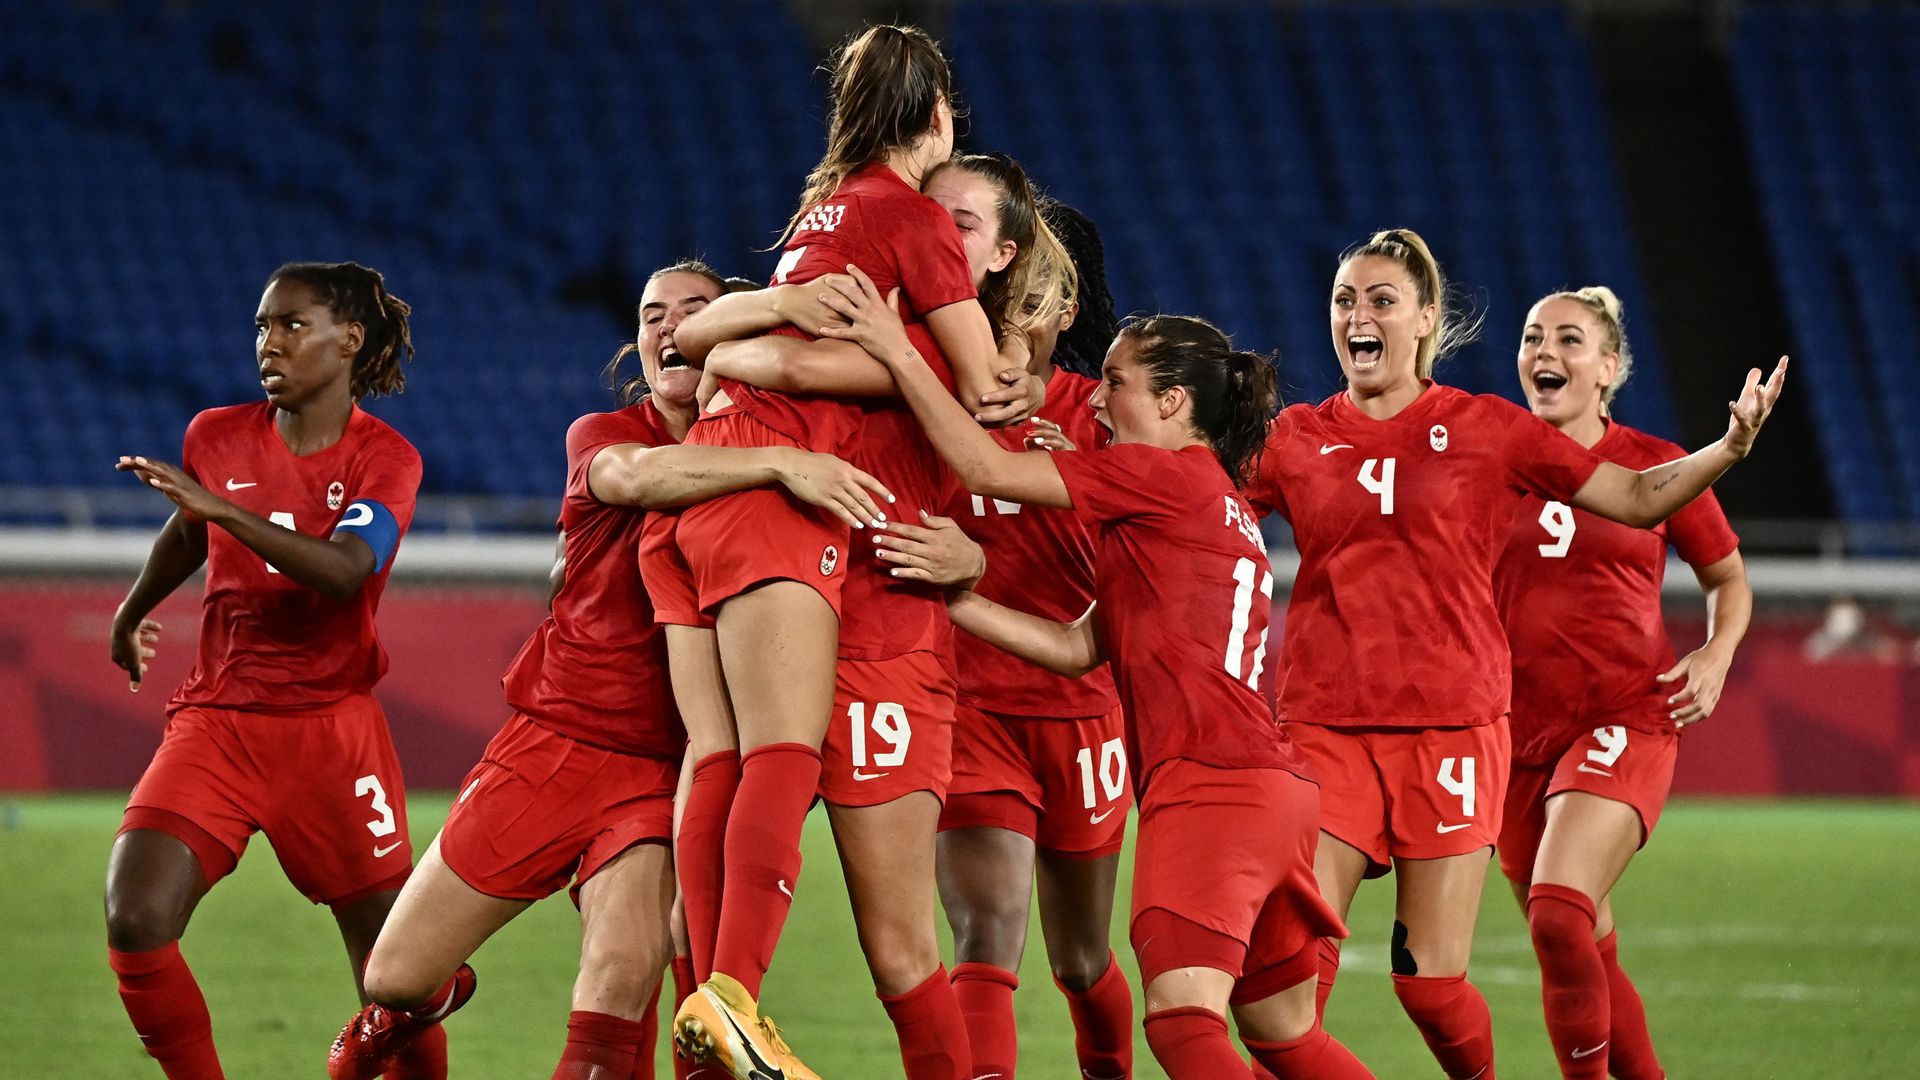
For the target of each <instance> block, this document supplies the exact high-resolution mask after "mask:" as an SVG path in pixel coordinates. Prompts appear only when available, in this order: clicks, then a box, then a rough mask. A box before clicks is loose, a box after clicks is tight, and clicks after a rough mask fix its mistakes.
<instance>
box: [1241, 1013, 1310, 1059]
mask: <svg viewBox="0 0 1920 1080" xmlns="http://www.w3.org/2000/svg"><path fill="white" fill-rule="evenodd" d="M1326 1034H1327V1029H1326V1028H1324V1027H1321V1026H1320V1021H1318V1020H1315V1021H1314V1022H1313V1026H1312V1027H1310V1028H1308V1029H1307V1030H1306V1032H1305V1033H1304V1034H1302V1035H1301V1036H1300V1037H1299V1038H1296V1039H1287V1040H1284V1041H1282V1042H1267V1041H1266V1040H1264V1039H1249V1038H1247V1037H1246V1036H1245V1035H1244V1034H1243V1035H1241V1036H1240V1041H1241V1042H1243V1043H1245V1044H1246V1046H1247V1049H1249V1050H1252V1051H1254V1052H1255V1053H1257V1054H1284V1053H1286V1052H1287V1051H1289V1050H1298V1049H1300V1048H1301V1047H1303V1046H1306V1045H1308V1044H1310V1043H1312V1042H1313V1041H1314V1040H1316V1039H1321V1038H1325V1037H1326Z"/></svg>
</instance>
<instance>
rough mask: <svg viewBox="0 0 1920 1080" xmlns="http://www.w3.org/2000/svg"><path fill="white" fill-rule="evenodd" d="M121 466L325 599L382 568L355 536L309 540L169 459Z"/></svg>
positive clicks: (128, 460) (134, 460) (353, 588)
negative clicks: (227, 497) (219, 491)
mask: <svg viewBox="0 0 1920 1080" xmlns="http://www.w3.org/2000/svg"><path fill="white" fill-rule="evenodd" d="M117 468H119V469H120V470H121V471H122V472H131V473H133V474H134V475H135V476H138V477H139V478H140V479H141V480H142V481H144V482H145V483H146V484H147V485H148V486H149V487H152V488H153V489H155V490H156V491H158V492H160V493H161V494H162V495H165V496H166V497H167V498H169V499H172V500H173V503H174V505H175V506H178V507H179V508H180V509H182V510H184V511H186V512H187V513H188V514H190V515H192V516H193V517H195V518H197V519H199V520H200V521H203V522H206V523H208V524H211V525H218V526H220V527H221V528H223V529H225V530H227V532H229V533H231V534H233V538H234V539H235V540H238V541H240V542H241V543H242V544H245V545H246V546H247V547H248V548H249V549H251V550H252V551H253V553H254V554H256V555H258V556H260V557H261V558H262V559H265V560H266V561H267V562H268V563H271V564H272V565H273V568H274V569H276V570H278V571H280V572H281V573H282V574H285V575H286V576H287V577H289V578H291V579H293V580H294V581H297V582H299V583H300V584H302V585H305V586H306V587H307V588H309V589H312V590H313V591H314V592H317V593H319V594H320V595H322V596H326V597H330V598H332V599H334V600H345V599H346V598H347V597H349V596H352V595H353V594H354V593H355V592H357V591H359V588H360V584H361V582H364V581H365V580H367V578H368V577H369V576H370V575H372V574H373V573H374V571H375V570H376V569H378V566H379V561H380V560H379V558H378V557H377V556H375V555H374V552H373V548H372V547H371V546H370V545H369V544H368V543H367V541H366V540H364V539H362V538H361V537H359V536H357V535H355V534H353V533H351V532H336V533H334V534H333V536H331V537H320V536H308V535H307V534H306V533H302V532H296V531H294V530H293V529H289V528H286V527H284V526H281V525H276V524H274V523H273V522H271V521H268V520H267V519H266V518H263V517H261V516H260V515H258V514H256V513H253V512H252V511H250V510H243V509H241V508H240V507H238V506H235V505H234V504H233V503H230V502H228V501H227V500H225V499H223V498H221V497H220V496H218V495H215V494H214V493H212V492H210V491H208V490H207V489H206V488H203V487H201V486H200V485H199V484H197V483H195V482H194V480H193V478H192V477H191V476H188V475H187V474H186V473H185V472H184V471H183V470H181V469H180V468H179V467H178V466H176V465H170V464H168V463H166V462H164V461H157V460H155V459H153V458H144V457H123V458H121V459H120V463H119V465H118V466H117ZM203 557H204V550H203Z"/></svg>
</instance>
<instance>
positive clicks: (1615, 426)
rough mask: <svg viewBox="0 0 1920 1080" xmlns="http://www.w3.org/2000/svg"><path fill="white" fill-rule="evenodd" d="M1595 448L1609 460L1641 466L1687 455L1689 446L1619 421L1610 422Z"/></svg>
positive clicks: (1642, 467) (1661, 463) (1663, 462)
mask: <svg viewBox="0 0 1920 1080" xmlns="http://www.w3.org/2000/svg"><path fill="white" fill-rule="evenodd" d="M1594 450H1595V451H1597V452H1599V453H1601V454H1602V455H1603V456H1604V457H1606V458H1607V459H1608V460H1609V461H1614V462H1618V463H1619V464H1622V465H1629V466H1632V467H1634V468H1641V469H1644V468H1647V467H1649V466H1652V465H1664V464H1666V463H1667V462H1669V461H1677V460H1679V459H1680V458H1683V457H1686V456H1687V449H1686V447H1684V446H1681V445H1680V444H1679V443H1676V442H1673V441H1671V440H1668V439H1663V438H1661V437H1660V436H1658V435H1654V434H1652V433H1650V432H1645V431H1641V430H1640V429H1639V428H1635V427H1628V426H1627V425H1625V424H1622V423H1620V422H1619V421H1617V420H1616V421H1614V422H1613V423H1611V424H1608V425H1607V434H1606V437H1605V438H1603V439H1602V440H1601V441H1600V444H1599V445H1597V446H1595V447H1594Z"/></svg>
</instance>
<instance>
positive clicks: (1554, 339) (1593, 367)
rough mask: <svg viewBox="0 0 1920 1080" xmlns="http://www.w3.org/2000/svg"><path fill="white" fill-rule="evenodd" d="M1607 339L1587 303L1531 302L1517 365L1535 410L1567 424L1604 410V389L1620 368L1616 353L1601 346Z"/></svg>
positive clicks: (1545, 417)
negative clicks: (1602, 408) (1601, 409)
mask: <svg viewBox="0 0 1920 1080" xmlns="http://www.w3.org/2000/svg"><path fill="white" fill-rule="evenodd" d="M1605 342H1606V337H1605V335H1604V334H1603V333H1602V332H1601V329H1600V326H1599V325H1598V322H1597V320H1595V319H1594V317H1593V313H1592V312H1590V311H1588V310H1587V306H1586V305H1585V304H1582V303H1580V302H1579V301H1577V300H1569V299H1567V298H1566V297H1554V298H1552V299H1548V300H1542V301H1540V302H1539V303H1538V304H1535V305H1534V306H1533V310H1532V311H1531V312H1529V313H1528V314H1527V326H1526V329H1525V330H1522V331H1521V332H1520V359H1519V365H1520V388H1521V389H1522V390H1524V391H1526V394H1527V405H1528V406H1529V407H1531V408H1532V409H1533V414H1534V415H1535V416H1538V417H1539V418H1540V419H1542V420H1545V421H1546V422H1547V423H1549V424H1553V425H1555V426H1564V425H1566V424H1568V423H1571V422H1573V421H1575V420H1579V419H1581V418H1583V417H1588V416H1598V415H1600V392H1601V391H1602V390H1604V389H1605V388H1606V387H1607V385H1608V384H1609V383H1611V382H1613V376H1614V374H1615V372H1617V371H1618V370H1619V368H1620V356H1619V354H1618V353H1611V352H1602V351H1601V349H1602V347H1603V346H1604V344H1605Z"/></svg>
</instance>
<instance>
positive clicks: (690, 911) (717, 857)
mask: <svg viewBox="0 0 1920 1080" xmlns="http://www.w3.org/2000/svg"><path fill="white" fill-rule="evenodd" d="M739 787H740V753H739V751H737V750H723V751H721V752H720V753H717V754H708V755H707V756H706V757H703V758H701V759H700V760H699V761H697V762H695V763H694V766H693V784H692V785H691V786H690V787H689V788H688V789H687V805H686V806H685V807H683V808H681V811H680V834H679V836H678V837H677V838H676V839H675V840H674V845H673V866H674V872H675V873H676V874H678V875H679V877H680V903H681V907H682V908H684V909H685V911H686V916H687V944H688V946H689V950H690V951H689V953H688V955H689V956H690V957H691V962H692V964H693V970H694V972H695V974H696V978H695V979H694V982H696V983H697V982H700V981H701V980H703V979H705V978H706V977H707V976H709V975H711V974H713V943H714V939H715V938H717V937H718V936H719V934H720V897H721V895H722V893H721V882H722V881H723V880H724V877H725V871H726V861H725V860H726V849H727V845H726V840H727V815H728V813H729V812H730V811H731V810H732V809H733V797H734V792H735V791H736V790H737V789H738V788H739ZM692 992H693V991H692V990H691V989H689V990H688V991H687V994H691V993H692ZM687 994H681V995H680V998H679V1000H678V1001H675V1002H674V1005H675V1006H676V1007H677V1006H678V1005H679V1004H680V1002H681V1001H685V1000H686V999H687Z"/></svg>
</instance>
